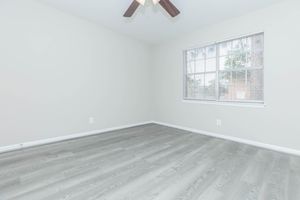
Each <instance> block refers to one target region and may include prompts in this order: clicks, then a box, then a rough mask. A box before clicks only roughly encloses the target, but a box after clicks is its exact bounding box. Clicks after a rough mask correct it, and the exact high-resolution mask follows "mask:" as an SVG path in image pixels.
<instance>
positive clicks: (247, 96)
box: [219, 70, 263, 101]
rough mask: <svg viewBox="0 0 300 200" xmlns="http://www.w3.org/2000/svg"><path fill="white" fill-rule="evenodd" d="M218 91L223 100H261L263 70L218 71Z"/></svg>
mask: <svg viewBox="0 0 300 200" xmlns="http://www.w3.org/2000/svg"><path fill="white" fill-rule="evenodd" d="M219 91H220V99H221V100H225V101H230V100H234V101H262V100H263V70H242V71H237V72H220V82H219Z"/></svg>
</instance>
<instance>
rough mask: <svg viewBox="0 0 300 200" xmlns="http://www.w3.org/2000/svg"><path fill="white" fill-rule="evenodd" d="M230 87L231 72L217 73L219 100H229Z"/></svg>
mask: <svg viewBox="0 0 300 200" xmlns="http://www.w3.org/2000/svg"><path fill="white" fill-rule="evenodd" d="M230 85H232V72H220V73H219V96H220V100H230V99H232V98H231V94H230V93H229V86H230Z"/></svg>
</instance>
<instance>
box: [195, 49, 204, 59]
mask: <svg viewBox="0 0 300 200" xmlns="http://www.w3.org/2000/svg"><path fill="white" fill-rule="evenodd" d="M196 54H197V55H196V56H195V58H196V59H197V60H203V59H205V51H204V49H203V48H199V49H197V52H196Z"/></svg>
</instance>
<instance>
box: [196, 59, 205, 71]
mask: <svg viewBox="0 0 300 200" xmlns="http://www.w3.org/2000/svg"><path fill="white" fill-rule="evenodd" d="M204 63H205V61H204V60H197V61H196V63H195V72H196V73H199V72H204V68H205V67H204V66H205V64H204Z"/></svg>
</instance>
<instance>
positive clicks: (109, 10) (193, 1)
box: [41, 0, 282, 44]
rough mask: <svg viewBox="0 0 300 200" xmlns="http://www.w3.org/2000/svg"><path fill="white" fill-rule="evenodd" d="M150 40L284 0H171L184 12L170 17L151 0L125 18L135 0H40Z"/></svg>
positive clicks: (141, 38) (153, 41)
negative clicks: (124, 15)
mask: <svg viewBox="0 0 300 200" xmlns="http://www.w3.org/2000/svg"><path fill="white" fill-rule="evenodd" d="M41 1H44V2H46V3H48V4H51V5H52V6H54V7H57V8H59V9H61V10H64V11H66V12H69V13H72V14H75V15H78V16H81V17H84V18H86V19H89V20H92V21H94V22H97V23H99V24H101V25H104V26H106V27H108V28H110V29H113V30H115V31H118V32H121V33H123V34H127V35H130V36H132V37H135V38H137V39H140V40H143V41H146V42H148V43H153V44H155V43H159V42H161V41H164V40H167V39H169V38H174V37H177V36H180V35H184V34H186V33H188V32H190V31H194V30H197V29H199V28H201V27H203V26H206V25H209V24H213V23H218V22H221V21H223V20H226V19H230V18H233V17H236V16H240V15H243V14H244V13H247V12H251V11H253V10H257V9H260V8H263V7H266V6H269V5H271V4H273V3H276V2H278V1H282V0H172V2H173V3H174V4H175V5H176V7H178V8H179V10H180V11H181V14H180V15H179V16H178V17H177V18H171V17H169V16H168V14H167V13H166V12H165V11H164V10H163V9H162V8H161V6H160V5H156V6H154V5H153V4H152V3H151V0H147V1H148V2H147V3H146V5H145V6H144V7H142V6H140V7H139V9H138V10H137V12H136V13H135V15H134V17H132V18H130V19H126V18H123V14H124V12H125V11H126V9H127V8H128V7H129V5H130V3H131V2H132V0H41Z"/></svg>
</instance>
